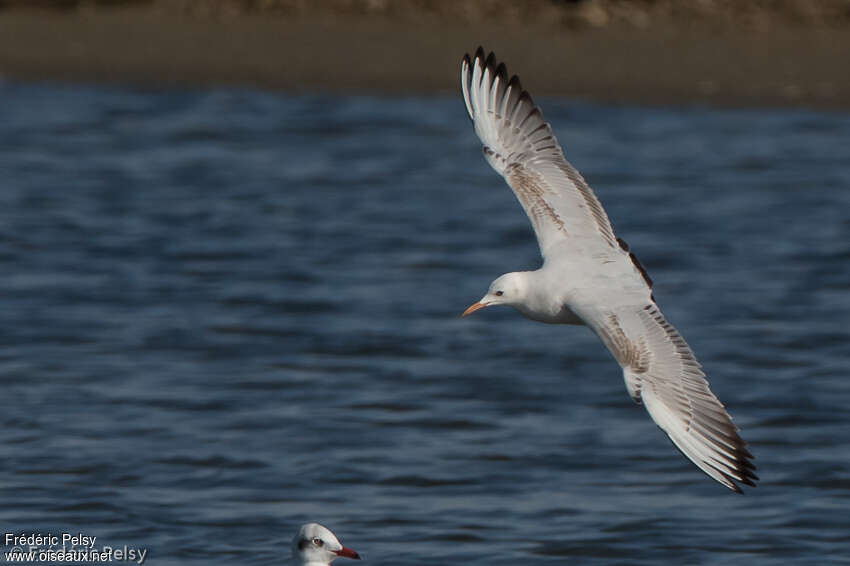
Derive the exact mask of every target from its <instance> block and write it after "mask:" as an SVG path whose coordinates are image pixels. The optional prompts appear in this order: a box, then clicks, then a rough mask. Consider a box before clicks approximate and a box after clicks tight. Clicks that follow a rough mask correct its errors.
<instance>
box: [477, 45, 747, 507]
mask: <svg viewBox="0 0 850 566" xmlns="http://www.w3.org/2000/svg"><path fill="white" fill-rule="evenodd" d="M461 87H462V89H463V98H464V101H465V103H466V109H467V111H468V112H469V116H470V118H472V123H473V125H474V127H475V133H476V134H477V135H478V137H479V138H480V139H481V142H482V144H484V156H485V158H486V159H487V162H488V163H490V165H491V166H492V167H493V169H495V170H496V171H497V172H498V173H499V174H501V175H502V176H503V177H504V178H505V180H506V181H507V183H508V185H510V187H511V189H512V190H513V192H514V194H515V195H516V197H517V199H518V200H519V202H520V204H522V207H523V208H524V209H525V213H526V214H527V215H528V218H529V220H531V225H532V226H533V228H534V232H535V234H536V235H537V242H538V244H539V245H540V252H541V254H542V255H543V266H542V267H541V268H540V269H537V270H536V271H519V272H514V273H507V274H505V275H502V276H501V277H499V278H498V279H496V280H495V281H493V283H492V284H491V285H490V288H489V290H488V291H487V294H486V295H484V297H483V298H482V299H481V300H480V301H478V302H477V303H474V304H473V305H471V306H470V307H469V308H468V309H466V311H465V312H464V313H463V315H462V316H467V315H469V314H472V313H474V312H475V311H478V310H480V309H482V308H484V307H489V306H493V305H509V306H512V307H514V308H515V309H517V310H518V311H519V312H520V313H522V314H523V315H525V316H526V317H528V318H530V319H532V320H537V321H540V322H547V323H554V324H585V325H587V326H589V327H590V328H591V329H592V330H593V331H594V332H595V333H596V334H597V335H598V336H599V338H600V339H601V340H602V342H603V343H604V344H605V346H607V347H608V349H609V350H610V351H611V353H612V354H613V355H614V358H615V359H616V360H617V362H619V364H620V366H621V367H622V369H623V378H624V379H625V382H626V389H627V390H628V392H629V395H631V397H632V399H634V400H635V401H636V402H638V403H643V405H644V406H645V407H646V410H647V411H648V412H649V416H650V417H652V420H654V421H655V423H656V424H657V425H658V426H659V427H660V428H661V429H662V430H663V431H664V432H665V433H667V435H668V436H669V437H670V439H671V440H672V441H673V444H674V445H676V447H677V448H679V450H681V451H682V453H683V454H684V455H685V456H687V457H688V458H689V459H690V460H691V461H692V462H693V463H694V464H696V465H697V466H698V467H699V469H701V470H702V471H703V472H705V473H706V474H708V475H709V476H711V477H712V478H714V479H715V480H717V481H718V482H720V483H722V484H723V485H725V486H726V487H728V488H730V489H732V490H734V491H736V492H738V493H741V488H740V487H739V486H738V483H741V484H744V485H748V486H755V481H756V480H758V477H757V476H756V475H755V473H754V470H755V466H754V465H753V463H752V461H751V460H752V458H753V456H752V454H750V452H749V451H748V450H747V448H746V444H745V443H744V441H743V440H742V439H741V437H740V436H739V434H738V427H737V426H735V424H734V423H733V422H732V418H731V417H730V416H729V414H728V413H727V412H726V409H725V408H724V407H723V404H722V403H721V402H720V401H719V400H718V399H717V397H715V395H714V393H712V392H711V389H709V387H708V381H707V380H706V378H705V374H704V373H703V371H702V369H701V365H700V364H699V362H697V360H696V357H695V356H694V353H693V351H692V350H691V348H690V346H688V344H687V342H685V340H684V338H682V336H681V335H680V334H679V333H678V332H677V331H676V329H675V328H674V327H673V326H672V325H671V324H670V323H669V322H667V320H666V319H665V318H664V315H663V314H662V313H661V309H659V308H658V305H657V304H656V302H655V298H654V297H653V296H652V281H651V280H650V278H649V276H648V275H647V273H646V271H645V270H644V268H643V267H642V266H641V264H640V263H639V262H638V261H637V258H636V257H635V255H634V254H633V253H631V252H630V251H629V247H628V246H627V245H626V243H625V242H624V241H623V240H622V239H620V238H618V237H617V236H615V235H614V229H613V228H612V227H611V222H610V221H609V220H608V215H607V214H606V213H605V209H603V208H602V205H601V204H600V203H599V200H598V199H597V198H596V195H594V194H593V191H592V190H591V189H590V187H589V186H588V184H587V183H586V182H585V180H584V178H583V177H582V176H581V174H580V173H579V172H578V171H577V170H576V169H575V168H574V167H573V166H572V165H570V164H569V163H568V162H567V160H566V159H565V158H564V153H563V150H562V149H561V146H560V145H559V144H558V141H557V139H556V138H555V135H554V134H553V133H552V128H551V127H550V125H549V124H548V123H547V122H546V121H545V120H544V119H543V114H542V112H541V111H540V108H539V107H537V106H536V105H535V104H534V102H533V101H532V99H531V96H529V94H528V92H526V91H525V90H523V88H522V86H521V85H520V82H519V78H518V77H517V76H513V77H511V78H510V79H509V78H508V73H507V69H506V68H505V65H504V64H503V63H498V62H497V61H496V58H495V56H494V55H493V53H490V54H489V55H488V56H485V54H484V51H483V50H482V49H481V48H480V47H479V48H478V51H477V52H476V53H475V56H474V57H472V58H470V56H469V55H465V56H464V58H463V62H462V63H461ZM736 482H737V483H736Z"/></svg>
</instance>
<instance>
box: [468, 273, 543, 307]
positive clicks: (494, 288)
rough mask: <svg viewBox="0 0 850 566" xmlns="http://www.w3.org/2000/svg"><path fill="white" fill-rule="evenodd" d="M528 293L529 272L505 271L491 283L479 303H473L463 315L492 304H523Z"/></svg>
mask: <svg viewBox="0 0 850 566" xmlns="http://www.w3.org/2000/svg"><path fill="white" fill-rule="evenodd" d="M527 294H528V272H526V271H515V272H513V273H505V274H504V275H502V276H501V277H499V278H498V279H496V280H495V281H493V282H492V283H491V284H490V288H489V289H488V290H487V294H486V295H484V296H483V297H481V300H480V301H478V302H477V303H472V304H471V305H470V306H469V308H468V309H466V310H465V311H463V314H462V315H460V316H461V317H464V316H468V315H470V314H472V313H474V312H475V311H477V310H481V309H483V308H484V307H489V306H492V305H511V306H513V307H516V306H519V305H521V304H522V303H523V302H524V301H525V298H526V295H527Z"/></svg>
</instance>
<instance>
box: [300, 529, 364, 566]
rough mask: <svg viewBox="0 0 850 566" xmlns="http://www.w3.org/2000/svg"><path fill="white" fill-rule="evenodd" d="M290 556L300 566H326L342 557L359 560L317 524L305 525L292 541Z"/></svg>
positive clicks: (334, 536)
mask: <svg viewBox="0 0 850 566" xmlns="http://www.w3.org/2000/svg"><path fill="white" fill-rule="evenodd" d="M292 554H293V556H296V557H298V560H299V563H300V564H302V566H328V565H329V564H330V563H331V562H333V561H334V560H336V559H337V558H339V557H340V556H344V557H346V558H353V559H355V560H360V555H359V554H357V553H356V552H354V551H353V550H351V549H350V548H346V547H344V546H342V544H341V543H340V542H339V540H338V539H337V538H336V535H334V534H333V533H332V532H331V530H330V529H328V528H327V527H323V526H322V525H320V524H318V523H307V524H306V525H302V526H301V530H299V531H298V534H297V535H295V538H294V539H292Z"/></svg>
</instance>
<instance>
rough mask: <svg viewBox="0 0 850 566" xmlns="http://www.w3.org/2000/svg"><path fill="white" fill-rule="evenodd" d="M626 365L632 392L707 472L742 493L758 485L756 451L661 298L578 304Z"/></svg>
mask: <svg viewBox="0 0 850 566" xmlns="http://www.w3.org/2000/svg"><path fill="white" fill-rule="evenodd" d="M577 313H578V314H579V316H581V317H582V319H583V320H584V321H585V322H586V323H587V324H588V326H590V327H591V328H593V330H594V331H595V332H596V333H597V334H598V335H599V337H600V338H601V339H602V341H603V342H604V343H605V345H606V346H607V347H608V349H609V350H610V351H611V353H612V354H613V355H614V358H616V359H617V361H618V362H619V363H620V366H621V367H622V368H623V378H624V379H625V381H626V388H627V389H628V390H629V394H630V395H631V396H632V398H633V399H634V400H635V401H637V402H643V404H644V406H645V407H646V410H647V411H648V412H649V415H650V416H651V417H652V420H654V421H655V423H656V424H657V425H658V426H659V427H660V428H661V430H663V431H664V432H666V433H667V435H668V436H669V437H670V439H671V440H672V441H673V444H675V445H676V447H677V448H679V450H681V451H682V453H683V454H684V455H685V456H687V457H688V458H689V459H690V460H691V461H692V462H693V463H694V464H696V465H697V466H698V467H699V468H700V469H701V470H702V471H703V472H705V473H706V474H708V475H709V476H711V477H712V478H714V479H715V480H717V481H719V482H720V483H722V484H723V485H725V486H726V487H728V488H729V489H732V490H734V491H737V492H738V493H741V489H740V487H738V485H737V484H736V483H735V482H740V483H742V484H744V485H749V486H755V481H756V480H758V477H757V476H756V475H755V473H754V470H755V466H754V465H753V463H752V462H751V459H752V458H753V456H752V454H750V452H749V451H748V450H747V448H746V444H745V443H744V441H743V440H742V439H741V437H740V436H739V435H738V427H737V426H735V424H734V423H733V422H732V418H731V417H730V416H729V413H727V412H726V409H725V408H724V407H723V404H722V403H721V402H720V401H719V400H718V399H717V397H715V396H714V393H712V392H711V389H709V387H708V381H707V380H706V379H705V374H704V373H703V371H702V369H701V367H702V366H700V364H699V362H697V360H696V358H695V357H694V353H693V351H692V350H691V348H690V346H688V344H687V342H685V340H684V338H682V336H681V335H680V334H679V333H678V332H677V331H676V329H675V328H674V327H673V326H672V325H671V324H670V323H669V322H667V320H666V319H665V318H664V315H663V314H662V313H661V311H660V310H659V309H658V307H657V306H656V305H655V304H648V305H646V306H619V307H616V308H614V309H611V308H606V307H596V308H578V309H577Z"/></svg>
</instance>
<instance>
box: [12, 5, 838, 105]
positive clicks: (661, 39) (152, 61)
mask: <svg viewBox="0 0 850 566" xmlns="http://www.w3.org/2000/svg"><path fill="white" fill-rule="evenodd" d="M374 1H377V0H373V2H374ZM474 1H477V2H478V3H479V4H480V3H485V4H486V0H474ZM474 1H473V3H474ZM352 2H353V0H351V1H350V2H349V4H352ZM354 3H356V2H354ZM261 4H262V3H261ZM424 4H425V5H427V4H428V3H427V2H425V3H424ZM466 4H467V5H469V2H467V3H466ZM491 4H493V3H492V2H491ZM496 4H498V2H497V3H496ZM581 4H582V5H583V6H584V7H583V8H582V9H583V10H584V12H581V13H580V14H582V15H581V18H583V19H579V20H576V21H572V20H570V19H569V18H568V17H566V16H563V15H562V13H561V12H559V11H557V10H561V7H560V6H556V5H555V4H553V3H551V2H550V3H548V4H545V5H543V4H541V6H544V7H545V8H546V9H547V10H551V11H550V12H545V11H543V12H535V14H534V15H533V17H521V15H520V14H507V15H505V14H503V13H501V12H498V11H496V12H489V13H487V14H489V15H486V16H484V17H478V18H476V17H463V16H462V15H458V14H454V13H449V14H445V13H441V12H439V11H438V10H436V11H435V10H433V9H430V10H429V9H423V10H420V11H419V12H417V11H416V10H413V9H412V8H411V10H408V11H406V12H405V13H399V12H398V10H395V11H394V10H393V9H388V8H386V6H387V5H386V4H382V3H379V4H377V5H378V6H384V9H379V10H371V11H369V10H354V9H351V10H348V11H344V12H342V13H340V12H339V11H338V10H337V11H333V10H330V9H326V10H311V9H309V7H308V8H305V6H309V5H306V4H304V3H301V4H299V5H298V6H297V7H295V8H293V7H292V6H289V7H288V8H287V9H284V8H282V7H281V6H279V5H278V6H276V8H277V9H275V10H271V9H269V10H261V9H248V8H245V6H248V7H249V8H251V7H252V6H253V7H254V8H256V6H258V5H259V4H245V3H243V4H241V5H237V4H233V5H231V8H232V6H237V7H238V6H241V8H239V9H236V8H233V9H231V10H230V11H227V10H222V9H218V10H212V9H210V6H212V5H213V4H208V5H204V4H203V3H201V4H199V3H198V2H191V1H189V0H184V1H183V2H182V3H181V2H180V0H170V1H166V0H162V1H160V2H153V3H148V2H144V1H142V2H131V3H126V4H125V3H121V4H119V5H118V6H114V5H104V4H100V3H90V4H86V3H83V4H79V3H77V2H70V3H68V5H70V6H71V8H70V9H61V10H60V9H54V8H53V7H52V6H54V5H51V7H49V8H44V9H33V8H32V4H27V5H25V6H24V7H21V5H20V4H17V3H15V2H10V0H6V4H5V7H3V6H4V4H3V3H2V2H0V73H2V75H3V76H5V77H7V78H16V79H26V80H56V79H59V80H74V81H121V82H134V83H150V84H181V85H206V84H227V85H254V86H261V87H268V88H275V89H288V90H298V91H339V92H349V91H359V92H455V91H456V90H457V80H458V79H457V74H458V62H459V60H460V58H461V56H462V55H463V53H465V52H467V51H471V50H472V49H474V48H475V47H476V46H477V45H478V44H482V45H484V46H485V47H486V48H488V49H493V50H495V51H496V52H497V54H498V55H499V56H500V57H501V58H502V59H504V60H506V61H507V62H508V63H509V70H511V71H514V72H519V73H520V75H521V76H522V78H523V82H524V83H525V84H526V86H527V87H529V88H530V89H532V90H533V92H535V93H541V94H557V95H568V96H577V97H584V98H589V99H595V100H605V101H616V102H637V103H649V104H666V103H683V104H688V103H708V104H719V105H732V106H738V105H745V106H753V105H759V106H761V105H800V106H812V107H821V108H836V109H848V108H850V72H848V68H850V67H848V65H850V25H844V22H843V21H839V22H837V23H836V25H826V24H824V22H822V21H819V22H816V23H812V22H803V23H800V22H794V21H790V20H788V19H787V18H785V19H782V18H779V19H774V20H771V21H769V22H768V23H767V24H765V23H764V22H762V24H758V23H757V22H758V20H755V21H756V23H755V24H754V23H752V22H749V23H746V22H745V23H746V25H743V24H741V22H737V23H736V24H734V25H733V24H730V23H728V22H723V21H719V20H716V19H715V20H703V21H693V19H691V20H688V21H683V20H682V18H679V20H677V19H676V18H664V19H663V20H662V21H659V20H658V17H656V16H654V15H652V14H650V20H649V22H647V20H646V17H641V16H634V15H633V14H632V16H630V17H631V18H632V21H630V20H629V18H626V17H619V16H617V14H614V15H613V16H612V15H611V14H610V13H609V14H608V15H604V16H600V14H601V13H602V12H595V16H594V12H593V11H589V12H588V11H587V4H586V3H581ZM845 4H847V3H846V2H845ZM268 5H269V6H272V7H275V6H274V5H273V4H272V3H269V4H268ZM199 6H200V7H201V8H203V9H199V8H198V7H199ZM390 6H393V5H390ZM396 6H397V5H396ZM550 6H553V7H550ZM426 7H427V6H426ZM597 7H598V6H597ZM296 8H297V9H296ZM847 13H848V19H850V4H848V8H847ZM572 15H573V16H575V14H574V13H573V14H572ZM593 17H597V20H596V21H595V20H593ZM634 18H637V19H636V21H634ZM642 18H643V19H642Z"/></svg>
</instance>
